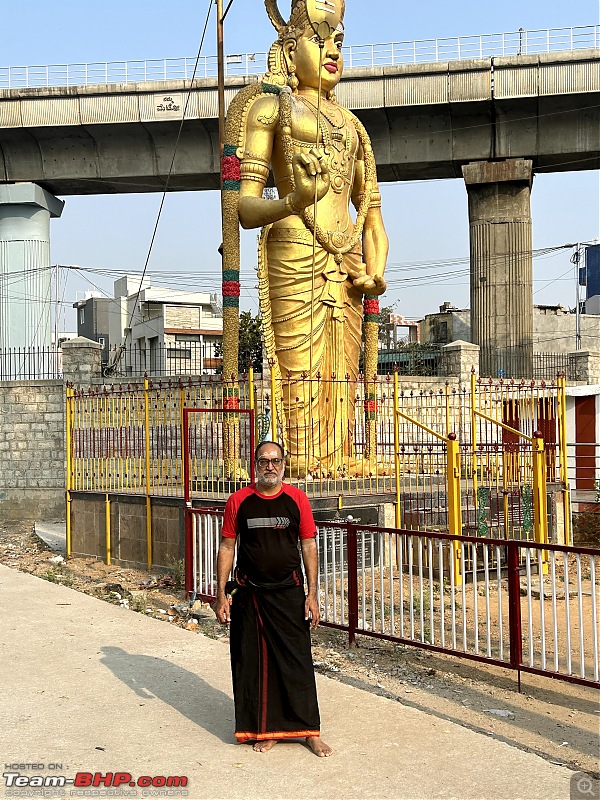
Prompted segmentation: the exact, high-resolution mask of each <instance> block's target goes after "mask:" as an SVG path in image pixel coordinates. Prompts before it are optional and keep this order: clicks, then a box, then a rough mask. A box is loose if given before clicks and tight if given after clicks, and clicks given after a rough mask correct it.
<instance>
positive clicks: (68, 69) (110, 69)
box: [0, 25, 600, 89]
mask: <svg viewBox="0 0 600 800" xmlns="http://www.w3.org/2000/svg"><path fill="white" fill-rule="evenodd" d="M597 47H600V25H581V26H578V27H570V28H544V29H540V30H531V31H526V30H524V29H519V30H518V31H511V32H509V33H486V34H477V35H475V36H451V37H445V38H441V39H418V40H415V41H407V42H386V43H380V44H363V45H354V46H351V47H347V48H345V49H344V53H345V61H346V68H347V69H349V70H352V69H358V68H364V67H386V66H397V65H401V64H426V63H435V62H440V61H441V62H443V61H460V60H464V59H470V58H490V57H492V56H513V55H532V54H533V55H534V54H538V53H553V52H560V51H565V50H566V51H568V50H583V49H588V48H597ZM195 64H196V59H195V58H159V59H150V60H146V61H106V62H95V63H91V64H50V65H34V66H14V67H0V89H24V88H36V87H45V86H92V85H98V84H105V83H144V82H147V81H177V80H190V79H191V78H192V77H193V76H194V74H195V77H196V78H216V76H217V58H216V56H205V57H202V58H200V60H199V62H198V66H197V67H196V70H195V73H194V67H195ZM266 69H267V53H232V54H229V55H228V56H226V57H225V71H226V74H227V75H228V76H249V75H262V74H263V73H264V72H266Z"/></svg>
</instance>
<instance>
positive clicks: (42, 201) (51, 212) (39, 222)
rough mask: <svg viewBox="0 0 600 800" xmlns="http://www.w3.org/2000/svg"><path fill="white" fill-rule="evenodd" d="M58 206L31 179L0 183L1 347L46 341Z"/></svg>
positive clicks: (40, 344) (39, 344)
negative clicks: (53, 229) (52, 240)
mask: <svg viewBox="0 0 600 800" xmlns="http://www.w3.org/2000/svg"><path fill="white" fill-rule="evenodd" d="M63 206H64V201H63V200H59V199H58V198H57V197H55V196H54V195H53V194H51V193H50V192H47V191H46V190H45V189H42V187H41V186H38V185H37V184H35V183H5V184H0V349H4V348H7V347H21V348H31V347H49V346H50V344H51V335H52V328H51V321H50V306H51V295H50V285H51V280H50V219H51V218H52V217H60V215H61V214H62V210H63Z"/></svg>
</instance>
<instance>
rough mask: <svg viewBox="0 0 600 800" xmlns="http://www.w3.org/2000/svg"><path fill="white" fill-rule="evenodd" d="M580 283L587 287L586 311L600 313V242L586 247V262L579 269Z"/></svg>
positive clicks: (587, 312)
mask: <svg viewBox="0 0 600 800" xmlns="http://www.w3.org/2000/svg"><path fill="white" fill-rule="evenodd" d="M579 284H580V286H584V287H585V297H584V310H585V313H586V314H600V244H593V245H590V246H589V247H586V248H585V263H584V266H583V267H581V269H580V270H579Z"/></svg>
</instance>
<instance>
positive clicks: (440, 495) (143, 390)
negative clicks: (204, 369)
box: [66, 373, 570, 543]
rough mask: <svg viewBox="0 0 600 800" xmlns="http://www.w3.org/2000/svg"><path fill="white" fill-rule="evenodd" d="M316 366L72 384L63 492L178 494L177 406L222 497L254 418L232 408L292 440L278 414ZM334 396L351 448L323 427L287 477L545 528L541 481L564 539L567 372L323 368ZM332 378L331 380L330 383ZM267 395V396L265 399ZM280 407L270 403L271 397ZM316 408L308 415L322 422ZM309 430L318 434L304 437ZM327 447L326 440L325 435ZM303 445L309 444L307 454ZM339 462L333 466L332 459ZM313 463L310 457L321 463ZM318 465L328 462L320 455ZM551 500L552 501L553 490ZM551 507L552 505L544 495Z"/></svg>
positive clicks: (198, 471) (317, 493)
mask: <svg viewBox="0 0 600 800" xmlns="http://www.w3.org/2000/svg"><path fill="white" fill-rule="evenodd" d="M323 383H325V381H324V380H323V379H318V380H316V379H315V380H314V381H310V380H308V379H301V380H300V381H297V380H296V381H294V383H293V386H292V385H291V384H290V381H286V380H285V379H283V380H276V379H275V377H274V376H273V377H272V378H269V379H267V380H263V379H262V377H259V378H255V377H254V375H253V374H252V373H250V374H249V375H246V376H243V377H241V378H240V379H239V380H238V381H236V382H228V381H224V380H221V379H219V378H210V379H206V378H203V379H202V380H200V379H196V380H194V379H186V380H185V381H176V380H173V381H162V382H160V381H155V382H152V381H149V380H145V381H144V382H143V383H139V384H132V385H128V386H121V385H112V386H100V387H95V388H92V389H90V390H87V391H77V390H75V389H73V388H69V389H67V398H66V402H67V435H68V442H69V446H68V454H67V472H68V475H67V500H69V497H70V493H71V492H94V493H102V494H105V495H107V502H108V500H109V495H110V494H140V495H145V496H146V498H147V502H149V498H150V497H152V496H162V497H164V496H168V497H183V495H184V486H183V474H184V469H183V447H182V438H183V410H184V408H197V409H203V410H204V411H205V413H203V414H196V415H192V417H191V422H190V426H189V430H188V448H189V451H190V464H189V475H190V486H191V496H192V497H193V498H201V499H204V500H208V501H210V500H217V499H219V500H222V499H225V498H226V497H227V496H228V495H229V494H230V493H231V491H234V490H235V489H236V488H239V487H240V486H241V485H243V484H244V483H245V482H246V479H247V475H248V470H247V464H248V463H249V461H250V460H251V457H252V454H251V453H249V452H246V451H247V450H248V442H249V441H250V436H249V433H248V431H247V430H245V429H244V430H243V431H242V430H241V429H240V431H239V432H238V434H237V435H236V437H234V438H233V439H232V441H235V442H237V444H235V450H236V452H235V453H234V456H235V458H236V459H238V460H239V462H240V463H241V462H242V461H243V463H244V465H246V466H244V467H243V468H240V469H236V470H232V469H231V464H230V463H229V465H228V455H227V448H228V444H227V441H228V440H227V430H228V426H229V429H231V425H232V424H233V425H234V426H235V425H237V426H238V427H239V425H240V424H242V423H241V422H240V418H241V417H242V416H243V417H244V420H243V425H247V424H248V416H247V415H240V414H236V411H237V410H238V409H252V410H253V411H254V412H255V415H254V419H255V427H256V430H255V431H254V435H255V439H256V441H259V440H260V439H261V438H277V439H278V440H280V441H284V442H288V441H290V440H294V437H295V440H296V441H298V440H299V438H301V436H300V437H299V434H298V431H294V430H292V429H291V427H290V425H289V424H288V423H287V422H286V420H285V419H283V417H282V408H284V406H285V403H284V402H282V399H283V400H285V398H286V393H287V403H288V406H289V402H290V396H291V393H292V392H293V393H294V394H295V395H297V396H298V397H314V396H316V394H317V393H318V391H321V390H322V389H323ZM329 383H330V384H331V386H329V387H327V388H328V390H329V389H331V392H330V394H331V396H335V397H336V398H338V401H339V402H340V403H346V404H347V406H348V407H347V408H345V409H343V411H344V413H343V414H342V416H343V418H344V420H345V428H343V429H336V430H337V433H336V434H335V435H336V436H338V437H340V438H341V439H343V440H344V447H345V448H346V453H347V457H345V458H344V459H342V461H340V460H339V458H338V460H337V461H332V460H331V458H329V457H330V455H331V454H330V453H329V452H328V451H327V447H328V446H329V445H330V446H331V452H332V453H334V452H336V450H337V451H339V449H340V441H335V436H333V437H332V440H331V442H329V444H328V443H327V442H326V443H325V445H323V442H322V441H321V440H319V437H318V436H317V435H314V436H312V434H311V435H310V436H309V437H308V438H307V439H306V446H307V447H308V448H309V449H310V447H311V442H313V441H320V444H319V445H318V446H319V448H320V449H319V453H313V454H310V453H309V454H308V457H307V459H306V460H305V461H303V462H302V463H301V459H299V458H295V457H294V456H292V457H291V458H290V460H289V464H288V480H289V481H290V482H292V483H295V484H297V485H299V486H300V487H301V488H303V489H304V490H305V491H306V492H307V493H308V494H309V496H312V497H331V498H338V500H339V504H340V505H343V502H344V498H346V497H348V496H350V495H354V496H355V497H364V498H365V500H366V501H367V502H368V498H370V497H374V496H379V497H380V498H382V499H383V498H385V499H386V501H392V502H393V501H395V504H396V510H395V513H396V526H397V527H399V528H405V529H412V530H435V531H447V530H449V531H450V532H453V533H458V532H460V531H462V532H465V533H466V532H468V533H472V534H477V535H480V536H481V535H483V536H486V535H487V536H499V537H503V538H523V539H533V538H535V539H537V540H538V541H546V539H545V538H544V537H547V536H548V530H549V525H548V519H547V514H548V495H547V484H550V485H551V486H552V485H553V488H554V489H555V492H554V494H553V495H552V496H553V497H554V500H555V501H556V498H558V505H559V507H560V513H558V512H556V513H555V517H554V518H553V520H552V523H553V525H554V527H555V528H559V529H557V538H558V540H559V541H565V542H566V543H569V538H570V531H569V519H570V509H569V487H568V482H567V472H566V466H567V462H566V421H565V385H564V380H563V379H558V380H557V381H556V382H554V383H548V384H545V383H538V384H536V383H533V382H515V381H491V380H487V379H486V380H482V379H476V378H475V376H473V377H472V380H471V382H470V385H469V384H467V385H465V384H460V385H455V386H452V385H450V384H438V385H435V386H431V385H430V386H423V387H415V385H414V384H412V383H411V384H410V388H409V386H408V385H407V384H406V383H404V382H402V381H401V380H400V379H399V378H398V376H397V375H391V376H379V377H378V378H377V379H375V380H370V381H365V380H362V379H359V380H358V381H356V382H355V383H352V384H351V383H350V381H349V379H346V380H342V381H340V380H339V379H336V378H334V377H332V378H330V379H329ZM334 390H335V391H334ZM273 397H275V403H273ZM274 409H275V413H273V410H274ZM321 424H322V420H321V419H320V415H319V414H315V415H314V418H313V417H311V418H310V419H309V421H308V424H307V426H306V427H305V429H304V432H303V435H306V429H308V430H309V431H317V432H318V427H319V425H321ZM311 437H312V438H311ZM323 448H325V449H323ZM311 456H314V458H312V459H311ZM328 459H329V461H328ZM331 463H333V467H331V466H327V465H328V464H331ZM315 465H316V466H315ZM324 465H325V466H324ZM555 506H556V502H555ZM552 508H554V506H552Z"/></svg>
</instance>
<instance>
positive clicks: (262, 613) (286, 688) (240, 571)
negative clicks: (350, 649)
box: [215, 442, 331, 756]
mask: <svg viewBox="0 0 600 800" xmlns="http://www.w3.org/2000/svg"><path fill="white" fill-rule="evenodd" d="M255 462H256V475H257V480H256V484H255V485H252V486H248V487H246V488H245V489H240V490H239V491H237V492H235V493H234V494H232V495H231V496H230V498H229V500H228V501H227V505H226V507H225V520H224V524H223V535H222V538H221V544H220V547H219V555H218V559H217V602H216V605H215V614H216V616H217V619H218V620H219V622H221V623H222V624H226V623H229V622H230V623H231V629H230V650H231V672H232V679H233V696H234V702H235V736H236V739H237V740H238V741H239V742H247V741H255V745H254V750H256V751H257V752H260V753H266V752H267V751H268V750H270V749H271V748H272V747H273V746H274V745H275V744H276V743H277V741H278V740H279V739H292V738H300V737H302V738H305V739H306V744H307V745H308V747H309V748H310V749H311V750H312V751H313V752H314V753H315V755H317V756H329V755H331V748H330V747H329V746H328V745H326V744H325V743H324V742H323V741H322V740H321V737H320V720H319V707H318V704H317V692H316V685H315V674H314V669H313V664H312V655H311V646H310V626H311V625H312V627H313V628H316V627H317V625H318V624H319V616H320V615H319V605H318V602H317V572H318V553H317V544H316V540H315V535H316V528H315V523H314V519H313V515H312V511H311V508H310V504H309V501H308V497H307V496H306V495H305V494H304V492H302V491H300V490H299V489H297V488H295V487H293V486H289V485H288V484H284V483H283V475H284V472H285V453H284V451H283V448H282V447H281V445H279V444H277V443H276V442H263V443H262V444H260V445H259V446H258V447H257V448H256V453H255ZM236 539H237V543H238V555H237V565H236V569H235V582H234V585H233V586H232V588H231V595H232V599H231V601H230V599H229V597H228V596H227V593H226V591H225V588H226V583H227V579H228V577H229V574H230V572H231V568H232V565H233V558H234V553H235V544H236ZM298 541H300V545H301V549H302V561H303V562H304V568H305V570H306V580H307V583H308V595H305V593H304V577H303V574H302V565H301V559H300V551H299V549H298ZM228 588H229V587H228Z"/></svg>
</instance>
